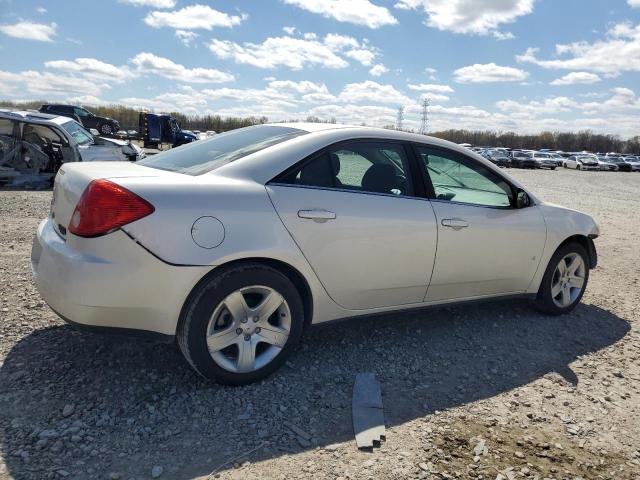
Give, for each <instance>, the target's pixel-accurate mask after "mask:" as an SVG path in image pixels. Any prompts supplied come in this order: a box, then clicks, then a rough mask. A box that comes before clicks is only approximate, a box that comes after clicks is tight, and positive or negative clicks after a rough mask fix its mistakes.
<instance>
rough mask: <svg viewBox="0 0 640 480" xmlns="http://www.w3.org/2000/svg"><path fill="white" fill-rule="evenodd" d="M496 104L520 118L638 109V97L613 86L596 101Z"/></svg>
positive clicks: (558, 98)
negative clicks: (603, 97) (603, 96)
mask: <svg viewBox="0 0 640 480" xmlns="http://www.w3.org/2000/svg"><path fill="white" fill-rule="evenodd" d="M496 106H497V107H498V109H499V110H501V111H503V112H508V113H510V114H511V115H513V116H514V117H521V118H531V117H538V116H541V115H557V114H558V113H567V112H572V111H579V112H582V114H584V115H594V114H601V113H605V114H620V113H623V112H625V111H636V110H640V99H638V97H637V96H636V94H635V92H634V91H633V90H631V89H629V88H613V89H611V90H610V96H609V98H607V99H606V100H601V101H598V102H593V101H590V102H579V101H576V100H574V99H571V98H568V97H551V98H546V99H544V100H542V101H536V100H534V101H530V102H526V103H522V102H518V101H515V100H504V101H500V102H497V103H496Z"/></svg>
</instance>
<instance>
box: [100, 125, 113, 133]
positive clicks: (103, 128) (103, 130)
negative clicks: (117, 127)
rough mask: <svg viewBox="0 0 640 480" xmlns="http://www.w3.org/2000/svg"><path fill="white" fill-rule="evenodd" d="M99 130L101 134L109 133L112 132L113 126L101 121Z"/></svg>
mask: <svg viewBox="0 0 640 480" xmlns="http://www.w3.org/2000/svg"><path fill="white" fill-rule="evenodd" d="M99 131H100V133H101V134H103V135H111V134H113V127H111V125H109V124H108V123H103V124H102V125H100V129H99Z"/></svg>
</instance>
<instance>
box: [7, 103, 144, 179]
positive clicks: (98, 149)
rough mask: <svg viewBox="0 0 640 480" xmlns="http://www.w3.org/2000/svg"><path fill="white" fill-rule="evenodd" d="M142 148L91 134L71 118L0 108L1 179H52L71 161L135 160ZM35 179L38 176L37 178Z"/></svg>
mask: <svg viewBox="0 0 640 480" xmlns="http://www.w3.org/2000/svg"><path fill="white" fill-rule="evenodd" d="M144 156H145V154H144V152H142V150H141V149H140V148H139V147H138V146H136V145H132V144H130V143H128V142H125V141H122V140H117V139H111V138H102V137H97V136H94V135H92V134H91V133H90V132H88V131H87V130H86V129H85V128H84V127H83V126H82V125H80V124H79V123H78V122H76V121H75V120H72V119H70V118H69V117H63V116H54V115H48V114H45V113H39V112H28V111H17V112H13V111H9V110H0V181H1V182H2V183H11V184H16V182H17V181H18V180H14V179H17V178H18V177H24V175H35V176H36V177H38V178H42V179H44V180H46V179H47V178H52V177H53V175H55V173H56V172H57V171H58V169H59V168H60V166H61V165H62V164H64V163H69V162H89V161H95V160H117V161H124V160H130V161H136V160H140V159H142V158H144ZM34 178H35V177H34Z"/></svg>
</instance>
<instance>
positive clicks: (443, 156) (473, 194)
mask: <svg viewBox="0 0 640 480" xmlns="http://www.w3.org/2000/svg"><path fill="white" fill-rule="evenodd" d="M418 153H419V156H420V159H421V161H422V163H423V165H424V166H425V172H426V174H427V175H428V178H427V181H430V182H431V183H432V184H433V189H434V193H435V198H436V199H438V200H445V201H454V202H461V203H470V204H473V205H482V206H487V207H502V208H504V207H511V206H512V205H513V191H512V189H511V187H510V185H509V184H508V183H507V182H506V181H504V180H503V179H502V178H501V177H500V176H499V175H497V174H496V173H494V172H493V171H491V170H490V169H488V168H487V167H485V166H484V165H482V164H480V163H478V162H475V161H473V160H472V159H469V158H467V157H464V156H462V155H459V154H457V153H455V152H445V151H441V150H431V149H429V148H423V147H418Z"/></svg>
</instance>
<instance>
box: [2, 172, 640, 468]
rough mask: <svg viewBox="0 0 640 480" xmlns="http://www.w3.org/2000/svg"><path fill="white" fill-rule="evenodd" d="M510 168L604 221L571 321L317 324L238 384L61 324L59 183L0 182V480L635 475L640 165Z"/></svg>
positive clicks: (472, 312)
mask: <svg viewBox="0 0 640 480" xmlns="http://www.w3.org/2000/svg"><path fill="white" fill-rule="evenodd" d="M512 173H513V174H514V175H515V176H516V177H517V178H519V179H521V180H522V181H523V182H524V183H525V184H526V185H529V186H530V187H532V188H533V190H534V191H536V192H537V193H538V194H539V195H540V196H541V197H542V198H543V199H545V200H548V201H552V202H556V203H559V204H563V205H566V206H568V207H573V208H576V209H579V210H583V211H586V212H588V213H590V214H592V215H594V216H595V217H596V218H597V220H598V222H599V223H600V226H601V231H602V236H601V237H600V239H598V240H597V247H598V250H599V254H600V262H599V265H598V268H597V269H596V270H595V271H594V272H592V276H591V279H590V284H589V287H588V289H587V292H586V294H585V296H584V299H583V304H582V305H580V306H579V307H578V308H577V309H576V310H575V311H574V312H573V313H572V314H571V315H567V316H564V317H561V318H548V317H544V316H541V315H539V314H537V313H535V312H534V311H533V310H532V309H531V308H530V306H529V305H528V304H527V302H525V301H507V302H494V303H486V304H476V305H469V306H459V307H453V308H443V309H432V310H423V311H421V312H413V313H403V314H392V315H386V316H381V317H375V318H370V319H366V320H364V321H359V322H356V321H349V322H343V323H339V324H335V325H333V326H330V327H325V328H315V329H312V330H311V331H310V332H309V333H308V334H307V335H306V336H305V338H304V341H303V343H302V346H301V348H300V349H299V350H298V351H297V352H296V353H295V354H294V355H292V357H291V358H290V360H289V361H288V362H287V364H286V366H285V367H284V368H283V369H282V370H281V371H280V372H278V373H277V374H276V375H274V376H272V377H271V378H269V379H268V380H266V381H264V382H262V383H259V384H255V385H251V386H247V387H239V388H228V387H221V386H218V385H215V384H210V383H207V382H205V381H203V380H201V379H200V378H198V377H197V376H196V375H195V374H194V372H193V371H192V370H191V369H190V368H189V367H188V366H187V364H186V363H185V361H184V360H183V359H182V357H181V356H180V354H179V352H178V351H177V349H176V348H175V347H174V346H173V345H158V344H153V343H144V342H140V341H136V340H130V339H122V338H117V337H105V336H98V335H92V334H88V333H81V332H77V331H75V330H74V329H72V328H71V327H69V326H66V325H65V324H64V323H63V322H62V321H60V320H59V319H58V318H57V317H56V316H55V314H53V312H51V310H50V309H49V308H48V307H47V306H46V305H45V304H44V303H43V302H42V300H41V299H40V297H39V295H38V293H37V292H36V290H35V288H34V286H33V284H32V281H31V273H30V265H29V252H30V245H31V238H32V236H33V233H34V231H35V229H36V226H37V224H38V222H39V220H40V219H41V218H43V217H44V216H45V215H46V214H47V209H48V205H49V201H50V196H51V193H50V192H9V191H0V223H1V224H2V229H0V272H1V273H0V275H1V277H0V318H1V321H0V479H7V478H16V479H47V478H54V479H57V478H69V479H123V480H126V479H146V478H161V479H162V478H167V479H190V478H203V479H204V478H237V479H253V478H255V479H265V478H267V479H270V478H275V479H285V478H314V479H315V478H342V479H374V478H376V479H377V478H393V479H395V478H428V479H440V478H444V479H451V478H476V479H491V480H494V479H501V480H506V479H509V480H511V479H514V478H518V479H519V478H531V479H535V478H538V479H540V480H542V479H543V478H554V479H565V478H566V479H577V478H584V479H590V478H610V479H638V478H640V440H639V439H640V402H639V398H640V396H639V395H640V341H639V339H640V336H639V329H640V313H639V308H640V285H639V281H640V262H639V261H638V260H639V259H640V256H639V255H638V251H639V247H640V246H639V244H638V238H639V236H640V208H639V207H640V200H639V199H638V192H639V191H640V175H638V174H630V173H605V172H602V173H601V172H576V171H566V170H560V171H555V172H547V171H521V170H517V171H513V172H512ZM362 371H372V372H375V373H376V375H377V377H378V379H379V380H380V382H381V385H382V390H383V399H384V408H385V418H386V425H387V440H386V442H384V443H383V444H382V446H381V447H380V448H379V449H375V450H374V451H373V452H361V451H358V450H357V449H356V446H355V442H354V439H353V433H352V430H351V411H350V407H351V389H352V385H353V380H354V376H355V374H356V373H358V372H362ZM291 425H294V426H296V427H298V428H295V427H293V429H292V427H291Z"/></svg>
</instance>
